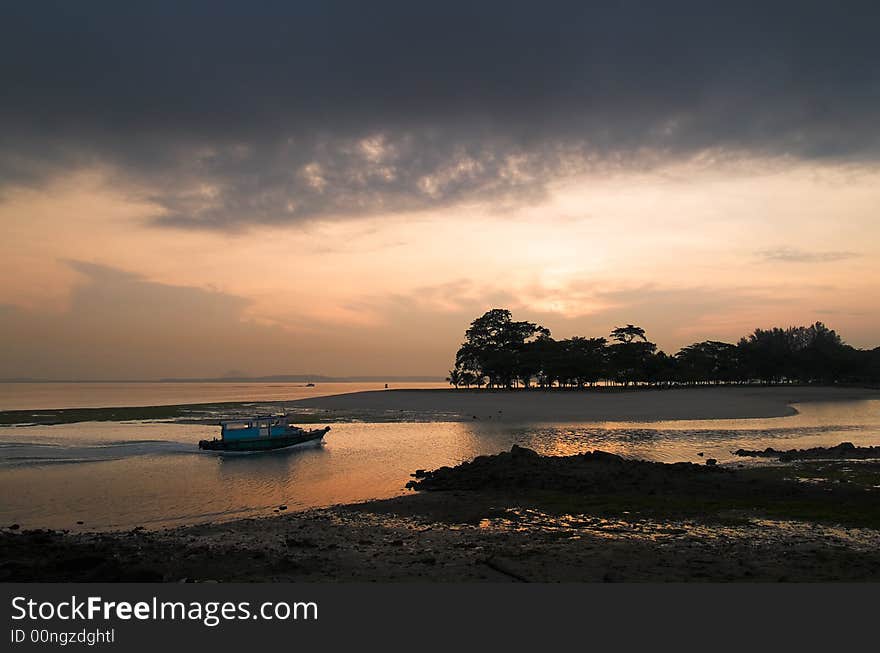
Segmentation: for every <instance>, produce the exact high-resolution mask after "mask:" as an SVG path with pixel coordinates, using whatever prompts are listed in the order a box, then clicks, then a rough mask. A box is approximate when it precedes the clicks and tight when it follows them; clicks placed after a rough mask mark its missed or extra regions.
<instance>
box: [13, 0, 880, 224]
mask: <svg viewBox="0 0 880 653" xmlns="http://www.w3.org/2000/svg"><path fill="white" fill-rule="evenodd" d="M878 17H880V12H878V9H877V8H876V3H873V2H837V3H829V2H822V3H817V2H784V3H773V2H766V1H765V2H748V1H739V2H728V3H717V2H711V3H709V2H653V1H652V2H646V1H645V2H608V3H596V2H593V3H588V2H567V3H553V2H549V3H548V2H542V3H534V2H533V3H517V2H479V3H473V2H469V3H454V2H444V3H432V4H427V3H413V2H374V3H363V2H332V1H328V2H309V3H306V2H301V3H290V2H284V3H270V2H263V3H243V2H239V3H230V2H205V3H192V2H174V3H168V2H153V3H149V4H148V5H147V4H145V5H138V6H134V5H132V4H131V3H118V2H112V3H111V2H108V3H97V2H92V3H70V2H59V3H41V2H31V3H18V4H17V5H16V6H12V7H7V8H6V9H5V10H4V15H3V20H2V21H0V78H2V80H3V90H2V91H0V93H2V98H0V100H2V101H0V182H5V183H6V184H7V185H8V184H24V183H41V182H43V181H45V180H46V179H47V178H50V177H51V176H52V175H54V174H57V173H59V172H60V171H63V170H68V169H70V168H73V167H78V166H87V165H104V166H108V167H110V168H111V169H113V170H115V171H117V175H118V177H117V180H118V181H120V182H129V183H131V185H132V187H139V188H141V189H144V192H146V193H147V194H148V195H150V196H151V197H152V198H153V199H154V200H155V201H157V202H158V203H159V204H160V205H161V206H163V207H164V209H165V214H164V215H163V216H162V217H161V219H160V221H161V222H162V223H164V224H169V225H187V226H204V227H235V226H238V225H241V224H249V223H254V222H263V223H272V222H288V221H295V220H302V219H308V218H312V217H316V216H325V215H344V214H365V213H367V214H368V213H375V212H378V211H384V210H398V209H419V208H425V207H431V206H438V205H444V204H449V203H453V202H457V201H460V200H472V199H476V200H479V199H486V198H492V199H505V198H510V199H513V200H522V199H524V198H525V199H528V198H534V197H539V196H540V194H541V192H542V190H543V187H544V184H545V182H546V181H547V180H548V179H549V178H552V177H554V176H557V175H561V174H567V173H572V172H577V171H579V170H583V169H586V168H590V167H593V166H630V165H639V163H640V161H641V160H642V158H643V156H645V153H646V152H647V153H650V154H651V155H652V156H653V157H655V158H654V160H656V158H657V157H659V158H661V159H662V158H669V157H678V156H687V155H688V154H691V153H694V152H698V151H701V150H703V149H706V148H718V149H720V150H724V151H729V152H739V153H742V152H748V153H752V154H755V155H759V156H760V155H769V156H773V155H790V156H795V157H802V158H833V159H841V158H845V159H858V160H865V159H867V160H876V158H877V155H878V153H880V136H878V130H877V129H876V124H877V119H878V116H880V111H878V109H880V78H878V75H877V62H878V60H880V45H878V43H880V39H877V38H876V31H875V30H876V25H877V24H878V21H877V19H878Z"/></svg>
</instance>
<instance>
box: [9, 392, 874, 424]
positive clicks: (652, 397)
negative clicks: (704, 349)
mask: <svg viewBox="0 0 880 653" xmlns="http://www.w3.org/2000/svg"><path fill="white" fill-rule="evenodd" d="M862 399H880V389H877V388H867V387H836V386H708V387H689V388H671V389H659V388H604V387H603V388H591V389H583V390H573V389H572V390H569V389H554V390H537V389H531V390H525V389H518V390H512V391H511V390H485V389H484V390H462V389H458V390H456V389H452V388H450V389H393V388H392V389H388V390H369V391H362V392H351V393H343V394H336V395H326V396H321V397H312V398H307V399H296V400H267V401H226V402H206V403H195V404H194V403H188V404H172V405H160V406H133V407H116V406H114V407H104V408H61V409H28V410H6V411H0V426H14V425H40V426H51V425H58V424H70V423H75V422H85V421H131V420H169V421H174V422H180V423H209V424H216V423H217V421H218V420H219V419H220V418H219V417H218V415H217V413H221V412H222V413H224V414H227V415H228V414H235V413H240V414H248V412H251V413H252V412H254V411H255V410H257V411H259V410H286V411H288V412H289V413H290V414H291V415H292V416H293V417H294V418H295V419H297V420H298V421H300V422H302V423H304V424H315V423H333V422H334V421H335V422H347V421H364V422H395V421H397V422H402V421H470V420H473V419H484V420H494V421H501V422H524V423H528V422H577V421H583V422H613V421H617V422H649V421H678V420H706V419H760V418H772V417H787V416H790V415H795V414H797V410H796V409H795V408H793V407H792V404H797V403H807V402H820V401H851V400H862Z"/></svg>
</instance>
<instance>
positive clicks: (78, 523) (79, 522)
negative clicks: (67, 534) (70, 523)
mask: <svg viewBox="0 0 880 653" xmlns="http://www.w3.org/2000/svg"><path fill="white" fill-rule="evenodd" d="M83 524H85V522H84V521H78V522H76V525H77V526H82V525H83Z"/></svg>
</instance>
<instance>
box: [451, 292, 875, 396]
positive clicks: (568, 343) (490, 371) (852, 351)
mask: <svg viewBox="0 0 880 653" xmlns="http://www.w3.org/2000/svg"><path fill="white" fill-rule="evenodd" d="M446 380H447V381H449V383H450V384H451V385H452V386H454V387H456V388H459V387H465V388H469V387H471V386H474V387H477V388H480V387H483V386H486V387H489V388H506V389H513V388H518V387H522V388H526V389H528V388H531V387H539V388H542V389H549V388H554V387H555V388H584V387H589V386H594V385H596V384H597V383H604V384H606V385H621V386H631V385H639V386H653V387H668V386H683V385H684V386H694V385H730V384H737V385H742V384H748V383H762V384H767V385H771V384H779V383H809V384H812V383H819V384H832V385H833V384H840V383H853V384H868V385H873V384H877V383H880V347H877V348H875V349H871V350H864V349H856V348H854V347H852V346H850V345H848V344H846V343H845V342H843V340H842V339H841V337H840V336H839V335H838V334H837V333H836V332H835V331H834V330H832V329H829V328H828V327H826V326H825V325H824V324H822V323H821V322H816V323H815V324H812V325H810V326H807V327H804V326H797V327H794V326H793V327H787V328H780V327H774V328H771V329H755V331H754V332H753V333H751V334H749V335H748V336H744V337H743V338H741V339H740V340H739V342H737V343H736V344H734V343H728V342H720V341H717V340H706V341H703V342H695V343H694V344H692V345H689V346H687V347H684V348H683V349H681V350H680V351H678V352H677V353H675V354H674V355H669V354H667V353H665V352H663V351H658V350H657V345H656V344H654V343H653V342H650V341H649V340H648V338H647V336H646V333H645V330H644V329H643V328H642V327H639V326H636V325H633V324H627V325H625V326H620V327H617V328H615V329H614V330H612V331H611V333H610V334H609V336H608V337H607V338H606V337H590V338H586V337H581V336H572V337H571V338H566V339H564V340H555V339H554V338H553V337H552V336H551V334H550V329H548V328H546V327H543V326H541V325H539V324H535V323H533V322H519V321H515V320H514V319H513V316H512V314H511V312H510V311H509V310H506V309H500V308H496V309H492V310H490V311H487V312H486V313H485V314H483V315H482V316H480V317H478V318H477V319H476V320H474V321H473V322H471V325H470V327H468V329H467V331H465V342H464V343H463V344H462V345H461V347H460V348H459V350H458V352H457V354H456V356H455V365H454V367H453V369H452V370H450V372H449V376H448V377H447V379H446Z"/></svg>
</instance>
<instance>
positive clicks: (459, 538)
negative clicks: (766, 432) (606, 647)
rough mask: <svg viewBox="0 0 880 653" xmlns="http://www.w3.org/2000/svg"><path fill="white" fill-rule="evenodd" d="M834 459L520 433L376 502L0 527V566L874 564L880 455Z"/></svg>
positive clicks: (763, 567)
mask: <svg viewBox="0 0 880 653" xmlns="http://www.w3.org/2000/svg"><path fill="white" fill-rule="evenodd" d="M827 464H828V463H826V462H823V463H822V466H816V465H813V464H812V463H799V464H798V466H797V467H784V466H783V467H780V466H764V467H751V468H744V469H736V468H734V469H729V468H725V467H723V466H707V465H695V464H691V463H677V464H663V463H651V462H646V461H636V460H627V459H623V458H621V457H619V456H614V455H612V454H607V453H603V452H592V453H589V454H581V455H578V456H567V457H548V456H540V455H538V454H537V453H535V452H533V451H530V450H528V449H523V448H521V447H514V448H513V449H512V450H511V451H509V452H504V453H501V454H498V455H495V456H482V457H478V458H477V459H475V460H473V461H471V462H468V463H463V464H461V465H458V466H456V467H446V468H440V469H438V470H434V471H430V472H428V471H420V472H419V473H418V474H417V476H418V478H416V479H415V480H414V481H413V482H412V486H413V487H414V488H415V489H417V490H418V491H417V492H413V493H412V494H410V495H407V496H403V497H398V498H395V499H389V500H384V501H372V502H367V503H363V504H355V505H348V506H336V507H332V508H326V509H319V510H311V511H307V512H303V513H292V514H282V515H279V516H277V517H270V518H263V519H250V520H239V521H234V522H228V523H217V524H205V525H199V526H188V527H181V528H176V529H169V530H164V531H147V530H144V529H140V528H137V529H133V530H131V531H127V532H113V533H82V534H66V533H63V532H59V531H46V530H37V531H34V530H31V531H21V530H10V529H8V528H7V529H5V530H4V531H3V532H2V534H0V560H2V562H0V581H3V582H12V581H77V582H84V581H156V582H160V581H161V582H181V581H185V582H207V581H217V582H229V581H310V582H333V581H393V582H397V581H451V582H454V581H513V582H524V581H536V582H537V581H547V582H566V581H595V582H599V581H606V582H607V581H703V580H711V581H780V580H782V581H819V580H823V581H862V580H871V581H877V580H880V514H878V513H880V502H878V501H877V498H878V494H877V490H876V486H877V485H880V483H878V477H880V469H878V467H877V465H875V464H873V463H870V462H858V461H856V462H853V461H848V462H847V463H846V465H847V466H846V467H835V468H833V469H831V470H829V469H828V468H827V467H825V465H827ZM852 468H858V469H857V470H856V473H855V474H854V475H853V476H852V478H851V479H850V480H845V479H844V477H845V474H846V472H845V471H843V470H850V469H852ZM820 473H826V476H827V478H825V479H824V480H825V482H819V481H820V480H821V479H819V480H817V478H818V477H817V475H818V474H820ZM805 480H809V481H810V482H804V481H805Z"/></svg>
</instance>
